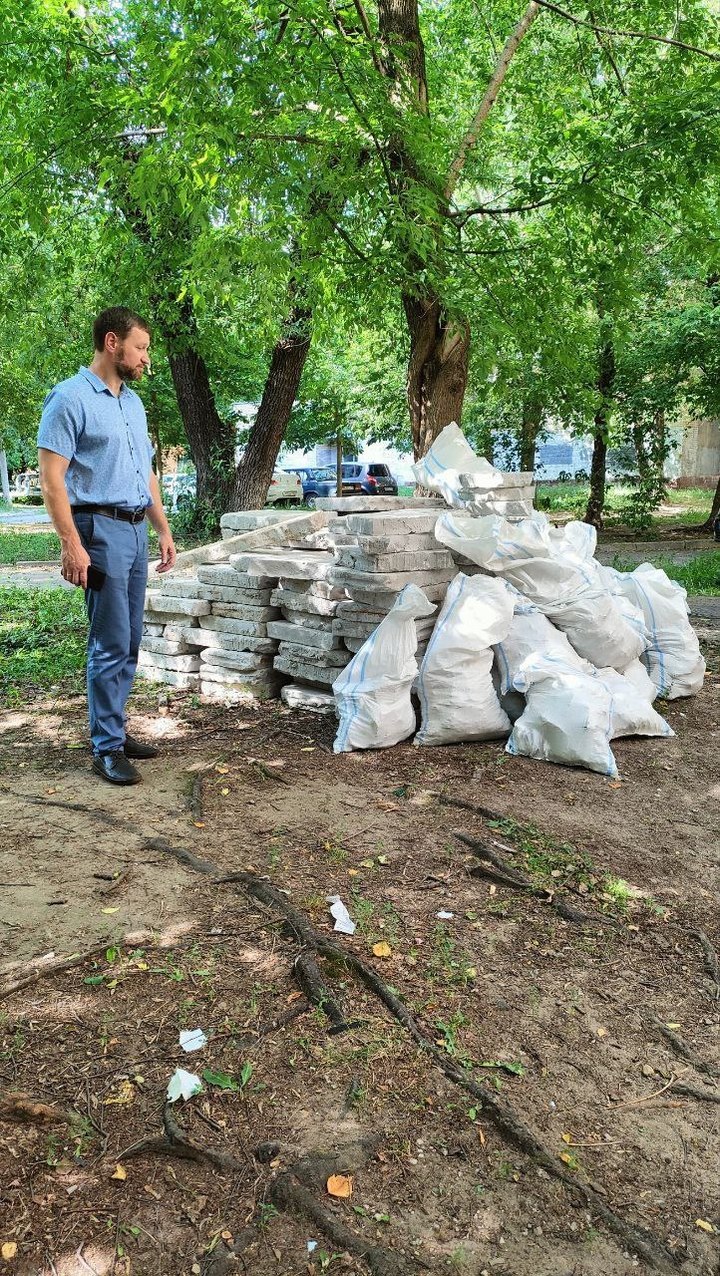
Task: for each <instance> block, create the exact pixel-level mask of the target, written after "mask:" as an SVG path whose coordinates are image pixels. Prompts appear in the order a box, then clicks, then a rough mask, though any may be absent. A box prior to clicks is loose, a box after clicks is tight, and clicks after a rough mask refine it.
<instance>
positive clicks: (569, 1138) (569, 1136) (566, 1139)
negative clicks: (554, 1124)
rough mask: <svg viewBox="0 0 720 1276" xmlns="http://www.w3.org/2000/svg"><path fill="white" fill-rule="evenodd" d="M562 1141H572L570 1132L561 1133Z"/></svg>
mask: <svg viewBox="0 0 720 1276" xmlns="http://www.w3.org/2000/svg"><path fill="white" fill-rule="evenodd" d="M561 1138H562V1141H563V1143H572V1134H563V1135H561Z"/></svg>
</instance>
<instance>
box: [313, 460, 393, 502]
mask: <svg viewBox="0 0 720 1276" xmlns="http://www.w3.org/2000/svg"><path fill="white" fill-rule="evenodd" d="M292 472H293V473H294V474H299V475H300V478H301V479H302V486H303V495H304V497H305V503H306V504H307V505H310V506H312V505H314V504H315V501H316V500H317V498H318V496H334V495H335V493H336V491H337V479H336V473H337V471H336V469H335V466H334V465H327V466H324V467H323V468H317V469H315V468H313V467H311V466H300V467H298V468H297V469H294V470H293V471H292ZM397 493H398V487H397V483H396V482H395V479H394V478H393V476H392V474H391V472H390V467H389V466H387V465H384V464H383V463H382V462H380V461H367V462H365V461H343V467H342V494H343V496H397Z"/></svg>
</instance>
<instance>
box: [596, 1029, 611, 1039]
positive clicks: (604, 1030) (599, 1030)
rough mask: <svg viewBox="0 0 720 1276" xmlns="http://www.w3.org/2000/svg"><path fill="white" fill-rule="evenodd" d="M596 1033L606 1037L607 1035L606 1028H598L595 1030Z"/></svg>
mask: <svg viewBox="0 0 720 1276" xmlns="http://www.w3.org/2000/svg"><path fill="white" fill-rule="evenodd" d="M597 1035H598V1037H607V1035H608V1030H607V1028H598V1030H597Z"/></svg>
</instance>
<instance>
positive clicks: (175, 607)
mask: <svg viewBox="0 0 720 1276" xmlns="http://www.w3.org/2000/svg"><path fill="white" fill-rule="evenodd" d="M145 611H146V612H158V611H159V612H165V613H166V614H171V615H175V616H207V615H209V613H210V603H209V602H206V600H205V599H204V598H173V597H172V596H171V595H169V594H150V593H148V594H146V595H145ZM148 619H152V617H148Z"/></svg>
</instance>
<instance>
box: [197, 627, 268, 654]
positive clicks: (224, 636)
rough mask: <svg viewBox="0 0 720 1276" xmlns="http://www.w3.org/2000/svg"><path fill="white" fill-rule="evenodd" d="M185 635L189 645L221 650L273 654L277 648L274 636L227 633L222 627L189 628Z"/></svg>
mask: <svg viewBox="0 0 720 1276" xmlns="http://www.w3.org/2000/svg"><path fill="white" fill-rule="evenodd" d="M186 636H187V641H188V643H189V644H190V646H191V647H219V648H221V649H222V650H223V651H255V652H258V653H259V654H261V655H274V654H275V652H276V651H277V649H278V645H277V642H276V641H275V639H274V638H251V637H249V636H248V637H246V636H245V635H244V634H229V633H227V632H226V631H224V630H222V629H189V630H187V633H186Z"/></svg>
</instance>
